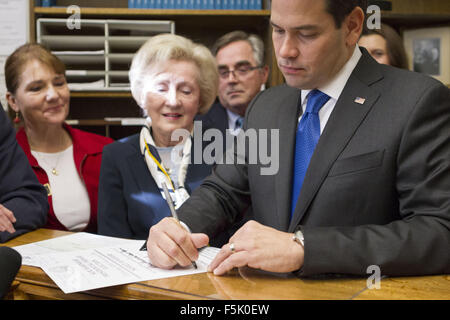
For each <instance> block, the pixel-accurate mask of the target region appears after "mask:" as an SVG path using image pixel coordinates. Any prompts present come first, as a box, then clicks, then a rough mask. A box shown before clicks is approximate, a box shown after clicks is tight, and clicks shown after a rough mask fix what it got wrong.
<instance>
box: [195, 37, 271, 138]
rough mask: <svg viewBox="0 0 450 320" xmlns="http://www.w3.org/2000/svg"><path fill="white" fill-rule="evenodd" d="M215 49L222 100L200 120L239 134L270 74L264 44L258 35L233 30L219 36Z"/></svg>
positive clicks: (211, 125) (220, 98)
mask: <svg viewBox="0 0 450 320" xmlns="http://www.w3.org/2000/svg"><path fill="white" fill-rule="evenodd" d="M212 52H213V54H214V56H215V57H216V61H217V66H218V69H219V96H218V98H219V99H218V101H217V102H216V103H215V104H214V105H213V106H212V107H211V109H210V111H209V112H208V113H207V114H206V115H203V116H200V117H198V119H197V120H201V121H203V123H204V124H207V125H208V126H209V127H212V128H217V129H219V130H221V131H222V132H226V129H228V130H229V132H230V133H231V134H233V135H237V134H238V132H239V130H240V128H241V127H242V123H243V120H244V115H245V111H246V110H247V107H248V105H249V104H250V101H252V99H253V98H254V97H255V96H256V95H257V94H258V92H260V91H261V88H262V86H263V85H264V84H265V83H266V81H267V77H268V75H269V67H268V66H266V65H264V43H263V41H262V40H261V38H260V37H258V36H257V35H255V34H248V33H246V32H243V31H233V32H230V33H227V34H225V35H223V36H222V37H220V38H219V39H218V40H217V41H216V42H215V44H214V45H213V48H212Z"/></svg>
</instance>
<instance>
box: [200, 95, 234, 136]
mask: <svg viewBox="0 0 450 320" xmlns="http://www.w3.org/2000/svg"><path fill="white" fill-rule="evenodd" d="M195 120H196V121H202V123H203V125H204V126H207V127H209V128H216V129H219V130H220V131H221V132H226V130H227V129H228V114H227V110H226V109H225V107H224V106H222V104H221V103H220V102H219V100H216V102H214V104H213V105H212V106H211V108H210V109H209V110H208V112H207V113H205V114H201V115H198V116H196V117H195Z"/></svg>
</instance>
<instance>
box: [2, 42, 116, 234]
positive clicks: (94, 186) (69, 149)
mask: <svg viewBox="0 0 450 320" xmlns="http://www.w3.org/2000/svg"><path fill="white" fill-rule="evenodd" d="M5 80H6V88H7V93H6V99H7V101H8V104H9V106H10V107H11V108H12V109H13V111H14V112H15V113H16V120H15V122H17V119H20V117H19V115H20V114H21V118H22V120H23V121H22V124H23V126H22V127H21V128H20V129H19V130H18V132H17V135H16V138H17V141H18V143H19V144H20V146H21V147H22V149H23V150H24V152H25V154H26V156H27V157H28V161H29V163H30V164H31V167H32V168H33V170H34V173H35V174H36V176H37V178H38V180H39V182H40V183H41V184H42V185H43V186H44V187H45V188H46V190H47V195H48V203H49V206H50V209H49V211H48V219H47V224H46V225H45V227H46V228H49V229H57V230H70V231H86V232H93V233H95V232H97V194H98V180H99V175H100V165H101V158H102V150H103V147H104V146H105V145H107V144H109V143H111V142H112V141H113V140H112V139H110V138H106V137H103V136H100V135H96V134H92V133H88V132H85V131H81V130H78V129H75V128H72V127H71V126H69V125H67V124H66V123H65V120H66V118H67V115H68V114H69V100H70V92H69V88H68V85H67V82H66V78H65V66H64V64H63V63H62V62H61V61H60V60H59V59H58V58H57V57H56V56H54V55H53V54H52V53H51V52H50V51H49V50H47V49H46V48H45V47H43V46H42V45H40V44H25V45H23V46H21V47H19V48H17V49H16V50H15V51H14V52H13V53H12V54H11V55H10V56H9V57H8V58H7V60H6V63H5Z"/></svg>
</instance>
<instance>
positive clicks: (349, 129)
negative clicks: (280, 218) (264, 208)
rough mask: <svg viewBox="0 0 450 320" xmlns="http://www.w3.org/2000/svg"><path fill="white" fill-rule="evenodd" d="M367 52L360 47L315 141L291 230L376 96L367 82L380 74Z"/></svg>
mask: <svg viewBox="0 0 450 320" xmlns="http://www.w3.org/2000/svg"><path fill="white" fill-rule="evenodd" d="M367 55H368V54H367V52H365V50H363V56H362V57H361V60H360V62H359V63H358V65H357V66H356V68H355V70H354V71H353V73H352V75H351V76H350V78H349V80H348V81H347V84H346V86H345V88H344V90H343V91H342V93H341V96H340V98H339V100H338V101H337V103H336V106H335V107H334V110H333V112H332V113H331V116H330V118H329V119H328V122H327V125H326V127H325V129H324V131H323V133H322V135H321V137H320V139H319V142H318V143H317V146H316V149H315V151H314V154H313V156H312V158H311V161H310V164H309V167H308V171H307V172H306V175H305V179H304V181H303V185H302V189H301V191H300V195H299V198H298V200H297V206H296V209H295V212H294V216H293V218H292V220H291V223H290V225H289V230H290V231H292V230H294V229H295V227H296V226H297V225H298V224H299V223H300V221H301V219H302V218H303V217H304V215H305V212H306V211H307V209H308V207H309V205H310V204H311V202H312V200H313V199H314V197H315V195H316V193H317V192H318V190H319V188H320V186H321V185H322V183H323V181H324V180H325V178H326V176H327V175H328V172H329V170H330V168H331V167H332V165H333V164H334V162H335V161H336V159H337V158H338V157H339V155H340V154H341V152H342V151H343V150H344V148H345V146H346V145H347V143H348V142H349V140H350V139H351V138H352V136H353V135H354V134H355V132H356V131H357V129H358V127H359V126H360V124H361V123H362V122H363V120H364V118H365V117H366V115H367V113H368V112H369V111H370V109H371V108H372V106H373V104H374V103H375V102H376V101H377V100H378V98H379V95H380V94H379V93H378V92H376V91H374V90H373V89H371V88H370V84H372V83H374V82H376V81H378V80H380V79H381V78H382V75H381V73H380V72H379V68H378V67H376V65H374V63H375V62H373V61H372V60H371V58H368V56H367ZM358 97H361V98H364V99H365V101H364V103H363V104H361V103H358V102H355V99H357V98H358ZM292 157H293V156H292ZM291 172H292V171H291Z"/></svg>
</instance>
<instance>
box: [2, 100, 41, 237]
mask: <svg viewBox="0 0 450 320" xmlns="http://www.w3.org/2000/svg"><path fill="white" fill-rule="evenodd" d="M0 204H2V205H3V206H4V207H6V208H8V209H9V210H11V211H12V212H13V214H14V216H15V217H16V220H17V222H16V223H15V224H14V228H15V229H16V232H14V233H13V234H10V233H9V232H6V231H4V232H0V242H6V241H8V240H9V239H11V238H14V237H17V236H18V235H21V234H24V233H26V232H29V231H32V230H35V229H38V228H40V227H42V226H44V225H45V222H46V220H47V211H48V202H47V193H46V192H45V189H44V188H43V187H42V185H41V184H40V183H39V181H38V180H37V178H36V175H35V174H34V173H33V170H32V169H31V167H30V164H29V163H28V160H27V157H26V156H25V154H24V152H23V150H22V149H21V148H20V146H19V144H18V143H17V141H16V138H15V131H14V128H13V127H12V126H11V122H10V121H9V119H8V118H7V117H6V114H5V111H4V110H3V107H2V106H1V104H0Z"/></svg>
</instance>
